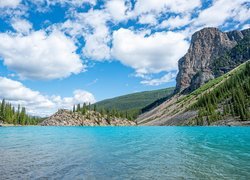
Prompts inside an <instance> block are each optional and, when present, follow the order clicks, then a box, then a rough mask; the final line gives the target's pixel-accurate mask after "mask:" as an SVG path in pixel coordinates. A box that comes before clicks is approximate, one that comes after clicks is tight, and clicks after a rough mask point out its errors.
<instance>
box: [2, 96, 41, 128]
mask: <svg viewBox="0 0 250 180" xmlns="http://www.w3.org/2000/svg"><path fill="white" fill-rule="evenodd" d="M0 121H2V122H3V123H5V124H14V125H36V124H38V123H39V122H41V118H37V117H32V116H29V115H28V114H27V113H26V109H25V107H21V106H20V105H18V108H17V110H16V109H15V107H14V106H12V105H11V104H10V103H7V102H6V101H5V99H3V100H2V102H1V103H0Z"/></svg>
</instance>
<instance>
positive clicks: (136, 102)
mask: <svg viewBox="0 0 250 180" xmlns="http://www.w3.org/2000/svg"><path fill="white" fill-rule="evenodd" d="M173 91H174V88H173V87H171V88H165V89H160V90H154V91H145V92H138V93H133V94H128V95H124V96H120V97H116V98H112V99H107V100H103V101H100V102H97V103H95V104H94V105H92V106H91V108H92V109H94V108H96V110H97V111H99V112H105V113H108V114H110V113H111V114H116V115H117V116H120V117H124V118H127V119H130V120H134V119H135V118H136V117H137V116H138V115H139V114H140V112H141V111H142V109H143V108H144V107H146V106H148V105H150V104H152V103H153V102H155V101H157V100H159V99H162V98H165V97H167V96H169V95H170V94H172V93H173Z"/></svg>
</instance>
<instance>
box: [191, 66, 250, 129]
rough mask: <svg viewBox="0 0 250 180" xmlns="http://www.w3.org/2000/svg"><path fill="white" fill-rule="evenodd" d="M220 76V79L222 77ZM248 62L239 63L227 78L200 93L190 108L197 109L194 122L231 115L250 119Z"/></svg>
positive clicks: (208, 121)
mask: <svg viewBox="0 0 250 180" xmlns="http://www.w3.org/2000/svg"><path fill="white" fill-rule="evenodd" d="M222 78H223V77H221V78H220V79H222ZM249 108H250V62H247V63H246V64H243V65H241V66H240V67H238V69H237V70H236V71H235V72H234V73H233V74H231V75H230V76H229V77H228V79H227V80H226V81H225V82H224V83H222V84H220V85H219V86H217V87H215V88H214V89H213V90H211V91H209V92H207V93H205V94H204V95H202V96H201V97H200V98H199V99H198V101H197V103H195V104H194V105H193V106H192V108H191V109H196V110H198V116H197V117H196V118H195V122H193V123H195V124H197V125H203V124H204V121H206V123H207V124H210V123H211V122H213V121H218V120H223V119H227V118H228V117H233V118H234V119H239V120H241V121H245V120H250V109H249Z"/></svg>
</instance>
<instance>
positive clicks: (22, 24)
mask: <svg viewBox="0 0 250 180" xmlns="http://www.w3.org/2000/svg"><path fill="white" fill-rule="evenodd" d="M11 25H12V27H13V28H14V29H15V30H16V31H17V32H18V33H21V34H24V35H27V34H29V33H30V31H31V30H32V24H31V23H30V22H29V21H27V20H25V19H13V20H12V24H11Z"/></svg>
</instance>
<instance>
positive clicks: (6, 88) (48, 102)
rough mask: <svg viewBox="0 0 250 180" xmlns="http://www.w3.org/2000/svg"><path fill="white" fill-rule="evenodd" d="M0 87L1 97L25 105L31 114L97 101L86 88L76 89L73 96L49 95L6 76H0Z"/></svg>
mask: <svg viewBox="0 0 250 180" xmlns="http://www.w3.org/2000/svg"><path fill="white" fill-rule="evenodd" d="M0 89H1V91H0V99H3V98H5V99H6V100H7V101H9V102H11V103H12V104H13V105H15V106H17V105H18V104H20V105H21V106H25V107H26V108H27V112H28V113H29V114H31V115H39V116H47V115H51V114H52V113H54V112H55V111H57V109H62V108H63V109H72V107H73V105H74V104H78V103H81V104H83V103H84V102H85V103H94V102H96V100H95V97H94V96H93V94H91V93H90V92H87V91H84V90H75V91H74V92H73V96H72V97H63V98H62V97H61V96H55V95H53V96H50V97H49V96H44V95H42V94H41V93H40V92H38V91H34V90H31V89H29V88H27V87H26V86H24V85H23V84H22V83H20V82H18V81H14V80H11V79H8V78H5V77H0Z"/></svg>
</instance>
